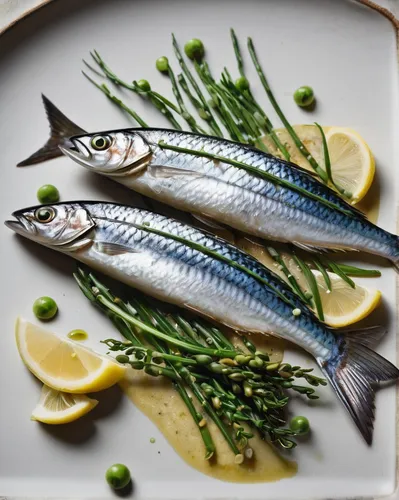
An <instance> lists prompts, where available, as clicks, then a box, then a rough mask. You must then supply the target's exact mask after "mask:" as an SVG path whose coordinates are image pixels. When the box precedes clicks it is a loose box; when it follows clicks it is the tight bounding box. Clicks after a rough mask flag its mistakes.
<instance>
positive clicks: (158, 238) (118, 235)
mask: <svg viewBox="0 0 399 500" xmlns="http://www.w3.org/2000/svg"><path fill="white" fill-rule="evenodd" d="M13 216H14V217H15V220H10V221H6V225H7V226H8V227H9V228H10V229H12V230H13V231H15V232H16V233H18V234H21V235H22V236H25V237H27V238H29V239H31V240H34V241H36V242H38V243H41V244H42V245H45V246H46V247H49V248H53V249H54V250H58V251H59V252H62V253H66V254H69V255H71V256H72V257H74V258H75V259H77V260H79V261H81V262H83V263H85V264H87V265H89V266H90V267H92V268H94V269H97V270H99V271H102V272H104V273H105V274H108V275H109V276H111V277H113V278H116V279H118V280H120V281H122V282H124V283H126V284H128V285H131V286H133V287H136V288H138V289H140V290H142V291H143V292H145V293H148V294H150V295H152V296H154V297H156V298H158V299H161V300H164V301H167V302H170V303H173V304H177V305H179V306H182V307H185V308H187V309H191V310H194V311H196V312H198V313H201V314H202V315H204V316H207V317H209V318H212V319H214V320H216V321H218V322H220V323H223V324H225V325H227V326H229V327H232V328H234V329H235V330H238V331H246V332H260V333H271V334H273V335H276V336H279V337H282V338H284V339H287V340H289V341H291V342H294V343H295V344H297V345H299V346H300V347H302V348H304V349H306V350H307V351H308V352H309V353H310V354H311V355H312V356H314V358H315V359H316V361H317V363H318V364H319V366H320V368H321V369H322V371H323V372H324V374H325V375H326V377H327V378H328V380H329V381H330V383H331V385H332V386H333V388H334V390H335V391H336V393H337V395H338V397H339V399H340V400H341V401H342V403H343V404H344V406H345V408H346V409H347V410H348V412H349V413H350V415H351V417H352V418H353V420H354V421H355V423H356V425H357V426H358V428H359V429H360V431H361V433H362V435H363V436H364V438H365V440H366V441H367V443H369V444H370V443H371V440H372V429H373V419H374V390H375V385H377V384H378V383H379V382H381V381H390V380H395V379H397V378H398V377H399V371H398V369H397V368H396V367H395V366H394V365H392V364H391V363H390V362H389V361H387V360H385V359H384V358H382V357H381V356H380V355H379V354H377V353H376V352H374V351H372V350H371V349H370V348H369V347H368V346H369V345H370V343H371V342H372V341H375V340H377V339H378V338H379V337H380V336H381V335H382V333H383V332H382V330H381V329H380V328H378V327H377V328H374V329H373V328H372V329H368V330H367V331H365V330H363V331H355V332H351V333H347V334H346V335H344V334H342V333H340V332H338V331H334V330H332V329H330V328H328V327H327V326H326V325H324V324H323V323H321V322H320V321H319V320H318V319H317V318H316V317H315V316H314V314H313V313H312V312H311V311H310V310H309V309H308V308H307V307H306V305H305V304H303V303H302V302H301V300H300V299H299V298H298V297H296V296H295V295H294V294H293V293H292V292H291V290H290V289H289V287H288V286H287V285H286V284H285V283H284V281H282V280H281V279H280V278H279V277H278V276H276V275H275V274H273V273H272V272H271V271H269V270H268V269H267V268H265V267H264V266H262V265H261V264H260V263H259V262H258V261H256V260H255V259H254V258H252V257H250V256H249V255H247V254H245V253H244V252H241V251H240V250H238V249H236V248H235V247H234V246H232V245H230V244H229V243H227V242H225V241H224V240H222V239H220V238H217V237H215V236H212V235H210V234H208V233H206V232H204V231H201V230H199V229H197V228H194V227H192V226H189V225H187V224H185V223H182V222H179V221H177V220H175V219H171V218H168V217H165V216H163V215H159V214H155V213H152V212H149V211H146V210H142V209H139V208H131V207H127V206H123V205H115V204H112V203H100V202H84V201H79V202H69V203H58V204H54V205H42V206H38V207H30V208H26V209H23V210H18V211H16V212H14V213H13ZM295 309H299V310H300V314H299V315H298V311H295V314H294V310H295Z"/></svg>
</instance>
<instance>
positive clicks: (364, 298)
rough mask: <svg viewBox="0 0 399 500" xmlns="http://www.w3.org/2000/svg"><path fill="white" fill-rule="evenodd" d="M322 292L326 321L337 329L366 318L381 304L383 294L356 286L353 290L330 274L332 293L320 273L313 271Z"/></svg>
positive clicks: (337, 277)
mask: <svg viewBox="0 0 399 500" xmlns="http://www.w3.org/2000/svg"><path fill="white" fill-rule="evenodd" d="M312 272H313V274H314V276H315V278H316V282H317V285H318V287H319V291H320V298H321V303H322V306H323V311H324V321H325V322H326V323H327V324H328V325H330V326H332V327H335V328H340V327H344V326H349V325H352V324H353V323H356V322H357V321H360V320H361V319H363V318H366V317H367V316H368V315H369V314H370V313H371V312H372V311H374V309H375V308H376V307H377V306H378V305H379V303H380V302H381V292H380V291H379V290H375V289H373V288H366V287H363V286H360V285H359V284H356V288H352V287H351V286H350V285H348V283H347V282H346V281H344V280H343V279H342V278H340V277H339V276H338V275H337V274H335V273H328V276H329V277H330V280H331V291H329V290H328V288H327V285H326V282H325V280H324V278H323V275H322V274H321V272H320V271H312Z"/></svg>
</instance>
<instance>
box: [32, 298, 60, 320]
mask: <svg viewBox="0 0 399 500" xmlns="http://www.w3.org/2000/svg"><path fill="white" fill-rule="evenodd" d="M57 311H58V306H57V303H56V302H55V300H54V299H52V298H51V297H39V298H38V299H36V300H35V302H34V303H33V314H34V315H35V316H36V318H39V319H44V320H46V319H52V318H54V316H55V315H56V314H57Z"/></svg>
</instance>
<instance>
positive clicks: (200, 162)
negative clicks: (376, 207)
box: [19, 96, 399, 269]
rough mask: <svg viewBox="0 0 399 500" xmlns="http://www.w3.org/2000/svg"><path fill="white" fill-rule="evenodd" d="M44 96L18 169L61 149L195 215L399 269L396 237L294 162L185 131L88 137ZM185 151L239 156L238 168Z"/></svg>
mask: <svg viewBox="0 0 399 500" xmlns="http://www.w3.org/2000/svg"><path fill="white" fill-rule="evenodd" d="M43 101H44V104H45V107H46V111H47V116H48V118H49V122H50V127H51V137H50V139H49V141H48V142H47V144H46V145H45V146H44V147H43V148H41V149H40V150H39V151H37V152H36V153H34V154H33V155H32V156H31V157H29V158H28V159H27V160H25V161H23V162H21V163H19V166H24V165H30V164H32V163H37V162H40V161H44V160H46V159H48V158H53V157H54V156H57V155H59V154H60V153H59V149H60V150H61V151H62V152H63V153H64V154H66V155H67V156H69V157H70V158H72V159H73V160H74V161H76V162H77V163H79V164H80V165H82V166H84V167H85V168H87V169H89V170H92V171H93V172H97V173H99V174H102V175H105V176H107V177H109V178H111V179H114V180H115V181H118V182H120V183H122V184H124V185H125V186H127V187H128V188H130V189H133V190H135V191H137V192H139V193H141V194H143V195H146V196H149V197H151V198H154V199H156V200H159V201H162V202H163V203H167V204H169V205H172V206H173V207H175V208H179V209H181V210H185V211H188V212H191V213H192V214H196V215H197V216H200V217H206V218H210V219H213V220H214V221H217V222H219V223H222V224H225V225H228V226H231V227H233V228H235V229H238V230H240V231H243V232H245V233H249V234H251V235H254V236H257V237H261V238H267V239H272V240H277V241H282V242H289V243H293V244H294V245H297V246H299V247H302V248H305V249H307V250H312V249H313V250H315V249H318V248H324V249H326V248H327V249H341V250H343V249H345V250H360V251H364V252H368V253H371V254H374V255H380V256H382V257H385V258H387V259H389V260H391V261H392V262H393V264H394V265H395V267H396V268H397V269H398V266H399V243H398V236H396V235H394V234H391V233H389V232H387V231H385V230H383V229H381V228H379V227H378V226H376V225H375V224H372V223H371V222H369V221H368V220H367V219H366V217H365V216H364V215H363V214H362V213H361V212H359V211H358V210H357V209H355V208H354V207H353V206H351V205H349V204H348V203H346V202H345V201H344V200H343V199H341V198H340V197H339V196H338V195H337V194H336V193H335V192H334V191H332V190H331V189H330V188H328V187H327V186H325V185H324V184H321V183H320V182H319V181H318V180H317V179H315V178H314V176H313V175H312V174H311V173H309V172H307V171H305V170H303V169H301V168H300V167H298V166H297V165H294V164H292V163H288V162H286V161H284V160H281V159H278V158H276V157H274V156H272V155H269V154H266V153H264V152H262V151H259V150H257V149H254V148H252V147H250V146H246V145H242V144H239V143H236V142H231V141H227V140H223V139H219V138H214V137H208V136H203V135H198V134H192V133H188V132H179V131H173V130H164V129H143V128H134V129H125V130H116V131H108V132H100V133H95V134H86V133H85V132H84V131H83V130H82V129H81V128H80V127H77V126H76V125H75V124H74V123H72V122H71V121H70V120H69V119H68V118H66V116H65V115H63V114H62V113H61V112H60V111H59V110H58V109H57V108H56V107H55V106H54V105H53V104H52V103H51V102H50V101H49V100H48V99H47V98H45V97H44V96H43ZM71 136H72V137H71ZM165 145H166V148H165ZM167 147H173V148H176V147H177V148H179V149H180V150H181V149H185V150H186V151H189V152H188V153H187V152H181V151H172V150H170V149H167ZM190 152H204V153H206V154H212V155H216V156H217V157H218V158H220V157H222V158H227V159H228V160H233V161H238V162H240V163H241V167H240V166H234V165H231V164H228V163H226V162H225V161H223V160H220V161H215V160H214V159H212V158H207V157H203V156H198V155H195V154H191V153H190Z"/></svg>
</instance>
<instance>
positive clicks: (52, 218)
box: [5, 203, 95, 251]
mask: <svg viewBox="0 0 399 500" xmlns="http://www.w3.org/2000/svg"><path fill="white" fill-rule="evenodd" d="M12 216H13V217H14V220H8V221H6V222H5V225H6V226H7V227H8V228H10V229H12V230H13V231H15V232H16V233H18V234H20V235H22V236H25V237H26V238H28V239H30V240H33V241H36V242H37V243H41V244H42V245H46V246H48V247H57V248H58V249H59V250H64V251H68V250H69V249H71V250H72V249H77V248H78V247H79V242H80V241H81V240H82V238H81V237H82V236H83V235H87V233H88V232H89V231H91V230H92V229H93V228H94V227H95V222H94V221H93V219H92V218H91V216H90V213H89V212H88V210H87V209H86V208H85V207H84V206H83V205H81V204H79V203H56V204H53V205H39V206H35V207H29V208H24V209H22V210H17V211H15V212H13V214H12Z"/></svg>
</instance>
